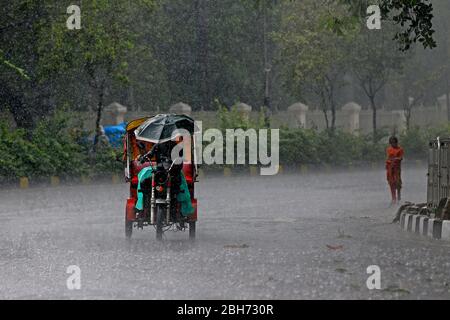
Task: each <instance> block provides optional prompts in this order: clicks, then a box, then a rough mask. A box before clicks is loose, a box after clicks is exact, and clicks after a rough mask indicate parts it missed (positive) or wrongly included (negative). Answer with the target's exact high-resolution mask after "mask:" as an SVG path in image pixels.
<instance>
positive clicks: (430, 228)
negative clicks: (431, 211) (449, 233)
mask: <svg viewBox="0 0 450 320" xmlns="http://www.w3.org/2000/svg"><path fill="white" fill-rule="evenodd" d="M435 220H436V219H429V220H428V236H429V237H430V238H433V231H434V221H435Z"/></svg>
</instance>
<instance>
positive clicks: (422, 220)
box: [419, 217, 428, 236]
mask: <svg viewBox="0 0 450 320" xmlns="http://www.w3.org/2000/svg"><path fill="white" fill-rule="evenodd" d="M427 219H428V218H427V217H420V218H419V233H420V234H421V235H422V236H425V235H426V234H425V221H426V220H427Z"/></svg>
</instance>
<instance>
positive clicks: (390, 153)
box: [386, 146, 405, 165]
mask: <svg viewBox="0 0 450 320" xmlns="http://www.w3.org/2000/svg"><path fill="white" fill-rule="evenodd" d="M386 154H387V159H386V164H387V165H391V164H394V163H395V164H400V161H402V160H403V155H404V154H405V152H404V151H403V148H402V147H400V146H398V147H397V148H394V147H392V146H389V147H388V148H387V149H386Z"/></svg>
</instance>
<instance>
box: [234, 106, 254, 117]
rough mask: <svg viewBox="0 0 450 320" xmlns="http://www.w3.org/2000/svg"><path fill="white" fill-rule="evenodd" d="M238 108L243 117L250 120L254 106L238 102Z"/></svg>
mask: <svg viewBox="0 0 450 320" xmlns="http://www.w3.org/2000/svg"><path fill="white" fill-rule="evenodd" d="M236 110H237V111H238V112H239V114H240V115H241V116H242V118H243V119H245V120H249V119H250V114H251V112H252V107H251V106H249V105H248V104H245V103H242V102H240V103H238V104H237V105H236Z"/></svg>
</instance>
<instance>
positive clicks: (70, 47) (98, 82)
mask: <svg viewBox="0 0 450 320" xmlns="http://www.w3.org/2000/svg"><path fill="white" fill-rule="evenodd" d="M154 5H155V1H154V0H139V1H134V2H133V4H131V3H128V2H123V1H108V0H95V1H87V2H83V6H82V8H81V10H82V16H83V19H82V28H81V30H72V31H70V30H67V28H66V27H65V23H63V21H61V20H57V21H55V22H54V23H53V24H52V33H51V35H50V36H49V37H48V38H47V45H49V46H51V47H52V48H53V50H52V52H51V53H49V55H48V56H47V62H48V63H47V64H46V65H45V66H43V67H44V68H46V69H48V70H60V71H61V70H64V71H65V72H66V73H70V72H75V71H76V70H83V73H84V75H85V76H86V78H87V81H88V84H89V86H90V88H91V89H92V91H93V93H94V96H95V97H96V104H97V116H96V136H98V135H99V134H100V124H101V119H102V112H103V108H104V105H105V95H106V93H107V91H108V90H109V89H110V88H111V87H112V85H113V84H114V83H121V84H123V85H126V84H127V83H128V81H129V78H128V66H129V57H130V55H132V54H133V52H134V51H133V50H134V49H135V48H136V45H135V40H136V39H137V37H138V33H137V32H136V30H138V27H136V25H135V24H136V22H137V21H142V20H141V19H139V15H140V14H146V13H148V12H150V11H151V10H153V9H154ZM95 141H98V139H95Z"/></svg>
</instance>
